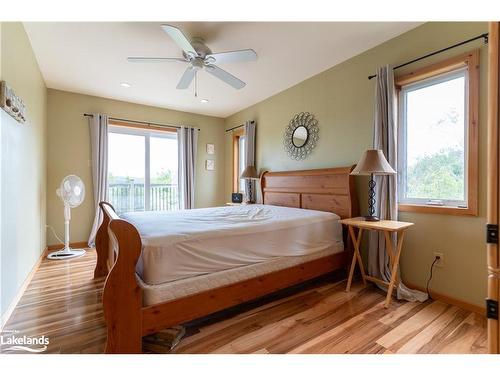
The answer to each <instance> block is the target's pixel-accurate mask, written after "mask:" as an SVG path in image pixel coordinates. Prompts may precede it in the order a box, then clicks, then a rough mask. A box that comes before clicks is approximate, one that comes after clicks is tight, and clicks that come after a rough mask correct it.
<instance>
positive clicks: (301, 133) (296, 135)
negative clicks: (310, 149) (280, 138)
mask: <svg viewBox="0 0 500 375" xmlns="http://www.w3.org/2000/svg"><path fill="white" fill-rule="evenodd" d="M307 138H309V132H308V131H307V128H306V127H305V126H302V125H301V126H299V127H298V128H295V130H294V131H293V134H292V143H293V145H294V146H295V147H303V146H304V145H305V144H306V142H307Z"/></svg>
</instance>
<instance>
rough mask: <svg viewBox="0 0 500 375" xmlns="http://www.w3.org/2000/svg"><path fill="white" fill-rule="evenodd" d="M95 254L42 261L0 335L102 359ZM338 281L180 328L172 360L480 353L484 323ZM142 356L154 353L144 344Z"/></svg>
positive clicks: (452, 308)
mask: <svg viewBox="0 0 500 375" xmlns="http://www.w3.org/2000/svg"><path fill="white" fill-rule="evenodd" d="M95 259H96V256H95V252H94V251H89V252H88V253H87V254H86V255H85V256H84V257H82V258H79V259H74V260H70V261H57V262H56V261H48V260H46V259H45V260H44V261H43V262H42V264H41V266H40V268H39V270H38V271H37V272H36V274H35V276H34V278H33V280H32V282H31V283H30V285H29V286H28V288H27V290H26V292H25V294H24V295H23V297H22V298H21V300H20V302H19V304H18V306H17V307H16V309H15V310H14V313H13V314H12V317H11V318H10V320H9V321H8V322H7V324H6V326H5V330H14V329H15V330H19V331H20V334H24V335H29V336H37V335H46V336H47V337H49V339H50V344H49V346H48V350H47V353H102V351H103V348H104V341H105V325H104V319H103V313H102V309H101V297H102V287H103V282H104V279H97V280H94V279H93V278H92V276H93V268H94V264H95ZM344 289H345V280H344V281H341V282H337V283H332V282H326V281H323V282H321V283H319V284H316V285H313V286H309V287H308V288H306V289H304V290H302V291H301V292H300V293H296V294H293V295H290V296H288V297H286V298H281V299H278V300H274V301H271V302H268V303H265V304H263V305H261V306H253V307H252V308H251V309H249V310H246V311H240V312H239V313H234V312H233V314H232V316H231V314H229V315H228V314H226V315H225V317H226V318H225V319H220V317H215V318H212V319H209V320H208V321H207V320H204V321H197V322H193V323H189V324H187V335H186V337H185V338H183V339H182V341H181V342H180V344H179V345H178V346H177V347H176V348H175V349H174V351H173V352H174V353H486V319H485V318H484V317H482V316H479V315H477V314H475V313H472V312H468V311H465V310H462V309H460V308H458V307H455V306H450V305H447V304H445V303H442V302H436V301H428V302H425V303H411V302H393V303H391V305H390V307H389V308H388V309H385V308H384V307H383V303H384V293H383V292H381V291H379V290H377V289H376V288H375V287H372V286H369V287H363V285H362V284H360V283H354V284H353V286H352V288H351V291H350V292H349V293H346V292H345V291H344ZM144 349H145V351H146V352H151V351H157V350H155V348H154V346H153V345H152V344H150V341H149V340H147V339H146V340H145V345H144Z"/></svg>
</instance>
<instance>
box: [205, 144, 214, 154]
mask: <svg viewBox="0 0 500 375" xmlns="http://www.w3.org/2000/svg"><path fill="white" fill-rule="evenodd" d="M207 154H209V155H213V154H215V145H214V144H213V143H207Z"/></svg>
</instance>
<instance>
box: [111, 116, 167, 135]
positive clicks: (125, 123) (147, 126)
mask: <svg viewBox="0 0 500 375" xmlns="http://www.w3.org/2000/svg"><path fill="white" fill-rule="evenodd" d="M108 125H110V126H120V127H123V128H132V129H140V130H146V131H151V132H168V133H177V128H174V127H171V128H170V127H168V126H158V125H152V124H141V123H135V122H129V121H123V120H111V119H110V120H109V121H108Z"/></svg>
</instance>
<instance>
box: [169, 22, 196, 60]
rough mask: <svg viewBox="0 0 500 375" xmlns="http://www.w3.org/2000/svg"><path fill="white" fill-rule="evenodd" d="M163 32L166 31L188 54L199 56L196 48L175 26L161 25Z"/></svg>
mask: <svg viewBox="0 0 500 375" xmlns="http://www.w3.org/2000/svg"><path fill="white" fill-rule="evenodd" d="M161 28H162V29H163V31H165V32H166V33H167V34H168V35H169V36H170V37H171V38H172V39H173V40H174V42H175V43H176V44H177V45H178V46H179V47H180V48H181V49H182V50H183V51H184V52H186V53H188V54H191V55H194V56H197V55H198V54H197V53H196V51H195V49H194V47H193V46H192V45H191V42H190V41H189V39H188V38H186V36H185V35H184V33H183V32H182V31H181V30H180V29H178V28H177V27H175V26H172V25H161Z"/></svg>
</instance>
